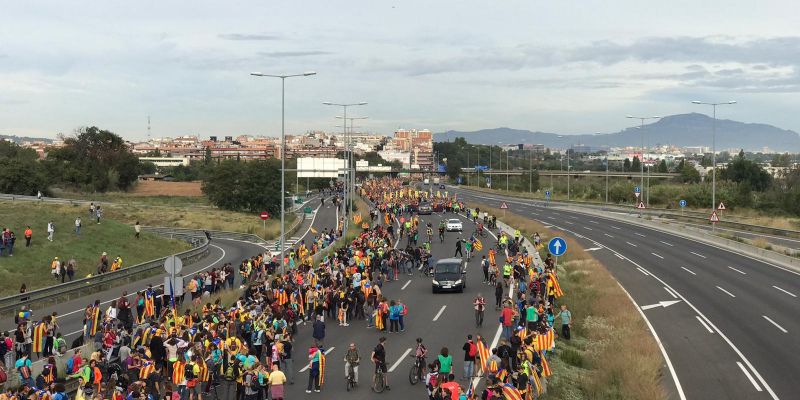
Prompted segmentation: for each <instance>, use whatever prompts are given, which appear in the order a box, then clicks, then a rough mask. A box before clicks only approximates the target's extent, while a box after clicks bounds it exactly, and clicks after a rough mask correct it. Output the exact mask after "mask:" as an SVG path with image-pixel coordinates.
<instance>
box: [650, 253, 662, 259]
mask: <svg viewBox="0 0 800 400" xmlns="http://www.w3.org/2000/svg"><path fill="white" fill-rule="evenodd" d="M650 254H652V255H654V256H656V257H658V258H660V259H662V260H663V259H664V257H661V256H660V255H658V254H656V253H650Z"/></svg>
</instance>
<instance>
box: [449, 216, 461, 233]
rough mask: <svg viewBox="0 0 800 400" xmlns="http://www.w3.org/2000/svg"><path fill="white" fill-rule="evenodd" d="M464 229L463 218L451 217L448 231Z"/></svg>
mask: <svg viewBox="0 0 800 400" xmlns="http://www.w3.org/2000/svg"><path fill="white" fill-rule="evenodd" d="M463 230H464V227H463V226H462V225H461V220H460V219H456V218H451V219H448V220H447V231H448V232H461V231H463Z"/></svg>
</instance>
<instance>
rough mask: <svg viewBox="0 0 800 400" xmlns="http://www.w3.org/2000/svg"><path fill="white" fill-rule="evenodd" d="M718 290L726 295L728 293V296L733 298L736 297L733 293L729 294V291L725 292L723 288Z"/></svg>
mask: <svg viewBox="0 0 800 400" xmlns="http://www.w3.org/2000/svg"><path fill="white" fill-rule="evenodd" d="M717 289H719V290H721V291H723V292H725V293H726V294H727V295H728V296H731V297H736V295H734V294H733V293H731V292H729V291H727V290H725V289H723V288H721V287H719V286H717Z"/></svg>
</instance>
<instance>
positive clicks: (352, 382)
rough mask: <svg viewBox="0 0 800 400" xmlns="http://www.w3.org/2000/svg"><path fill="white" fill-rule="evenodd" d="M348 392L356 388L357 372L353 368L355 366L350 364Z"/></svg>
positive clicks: (348, 369)
mask: <svg viewBox="0 0 800 400" xmlns="http://www.w3.org/2000/svg"><path fill="white" fill-rule="evenodd" d="M346 379H347V391H348V392H349V391H350V389H355V388H356V372H355V369H354V368H353V364H350V365H349V366H348V368H347V377H346Z"/></svg>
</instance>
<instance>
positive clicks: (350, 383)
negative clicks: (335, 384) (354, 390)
mask: <svg viewBox="0 0 800 400" xmlns="http://www.w3.org/2000/svg"><path fill="white" fill-rule="evenodd" d="M345 381H347V391H348V392H349V391H350V388H351V387H353V381H352V380H350V377H349V376H348V377H347V378H345Z"/></svg>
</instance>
